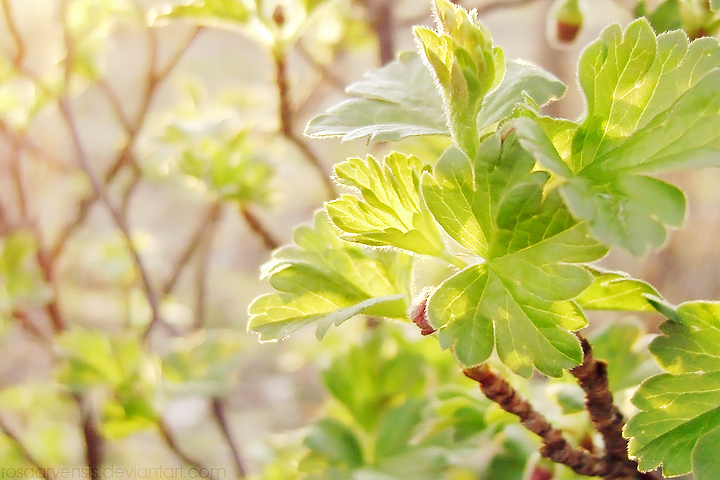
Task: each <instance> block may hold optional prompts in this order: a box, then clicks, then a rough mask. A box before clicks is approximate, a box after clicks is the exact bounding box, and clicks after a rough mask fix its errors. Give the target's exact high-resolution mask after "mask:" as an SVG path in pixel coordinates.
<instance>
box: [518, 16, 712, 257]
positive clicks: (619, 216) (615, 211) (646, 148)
mask: <svg viewBox="0 0 720 480" xmlns="http://www.w3.org/2000/svg"><path fill="white" fill-rule="evenodd" d="M718 65H720V47H719V46H718V42H717V40H715V39H711V38H702V39H698V40H695V41H693V42H692V43H688V39H687V36H686V35H685V34H684V33H683V32H679V31H675V32H670V33H663V34H661V35H659V36H657V37H656V36H655V34H654V33H653V31H652V28H651V27H650V25H649V24H648V23H647V20H645V19H643V18H641V19H638V20H636V21H634V22H633V23H631V24H630V25H629V26H628V27H627V29H626V30H625V32H623V31H622V30H621V28H620V27H619V26H618V25H611V26H610V27H608V28H606V29H605V30H604V31H603V33H602V34H601V37H600V39H599V40H597V41H595V42H594V43H592V44H590V45H589V46H588V47H587V49H586V50H585V51H584V53H583V55H582V57H581V59H580V64H579V73H578V75H579V80H580V85H581V87H582V90H583V93H584V95H585V98H586V105H587V111H586V114H585V117H584V120H583V121H582V123H581V125H580V126H579V128H578V129H577V130H576V131H575V132H574V136H573V141H572V154H571V156H570V158H568V159H567V163H568V165H569V170H570V172H571V173H570V172H568V168H566V167H564V166H560V164H559V163H558V162H557V157H552V156H547V155H546V156H538V155H536V158H537V159H538V161H539V162H540V163H541V164H543V165H544V166H545V167H546V168H548V169H550V170H552V171H553V172H554V173H556V174H558V175H559V176H560V177H564V183H563V184H562V185H561V186H560V191H561V193H562V195H563V198H564V199H565V202H566V204H567V205H568V208H569V209H570V211H571V212H572V213H573V215H574V216H575V217H576V218H578V219H580V220H585V221H586V222H587V223H588V224H589V227H590V230H591V232H592V233H593V235H594V236H595V237H596V238H597V239H599V240H600V241H602V242H603V243H605V244H608V245H620V246H622V247H623V248H626V249H627V250H629V251H630V252H632V253H633V254H635V255H638V256H639V255H642V254H644V253H645V252H646V251H647V250H648V248H656V247H659V246H661V245H662V244H663V243H664V242H665V240H666V238H667V231H668V230H669V229H671V228H674V227H678V226H679V225H680V224H681V223H682V221H683V218H684V215H685V197H684V195H683V193H682V191H681V190H679V189H678V188H677V187H675V186H673V185H671V184H669V183H666V182H663V181H660V180H658V179H655V178H652V177H649V176H647V175H648V174H652V173H656V172H660V171H664V170H671V169H678V168H696V167H702V166H709V165H717V164H720V154H719V153H720V90H718V88H717V85H718V83H720V69H718V68H717V67H718ZM522 120H523V122H525V126H527V122H528V121H529V120H527V119H522ZM522 124H523V123H522V122H521V125H522ZM541 130H542V129H538V128H535V130H533V136H535V137H537V136H539V135H540V134H541ZM521 136H524V135H523V134H522V133H521ZM533 141H534V140H533V139H532V138H531V137H528V136H524V143H523V144H524V146H525V147H526V148H528V149H530V150H535V153H537V152H538V151H542V152H544V153H547V149H544V148H535V149H533V148H531V147H530V146H529V145H528V144H530V143H533ZM540 143H545V144H547V142H544V141H541V142H540ZM549 160H550V161H549Z"/></svg>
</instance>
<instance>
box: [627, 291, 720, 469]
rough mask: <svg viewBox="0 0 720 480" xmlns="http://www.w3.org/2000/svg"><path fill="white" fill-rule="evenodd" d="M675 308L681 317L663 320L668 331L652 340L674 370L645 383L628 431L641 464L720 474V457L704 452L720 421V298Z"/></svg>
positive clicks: (664, 362) (658, 357)
mask: <svg viewBox="0 0 720 480" xmlns="http://www.w3.org/2000/svg"><path fill="white" fill-rule="evenodd" d="M676 312H677V319H678V320H679V322H675V321H672V320H671V321H667V322H665V323H663V324H662V325H661V327H660V329H661V331H662V332H663V334H664V335H662V336H660V337H658V338H656V339H655V340H654V341H653V342H652V343H651V344H650V350H651V352H652V353H653V355H654V356H655V359H656V360H657V361H658V363H659V364H660V366H661V367H662V368H663V369H664V370H666V371H668V372H670V373H664V374H661V375H657V376H655V377H651V378H649V379H648V380H646V381H645V382H643V383H642V385H640V388H639V389H638V390H637V392H636V393H635V395H634V396H633V398H632V402H633V404H634V405H635V406H636V407H638V408H639V409H640V410H641V411H640V413H638V414H636V415H635V416H634V417H633V418H632V419H630V421H629V422H628V424H627V425H626V428H625V435H626V436H628V437H631V439H630V446H629V448H630V454H631V455H633V456H635V457H636V458H637V459H638V463H639V466H640V468H641V469H642V470H649V469H652V468H655V467H657V466H658V465H660V464H662V465H663V474H664V475H665V476H672V475H681V474H684V473H688V472H690V471H691V470H692V469H693V468H694V467H700V470H701V471H702V475H703V476H704V478H708V479H709V478H718V476H720V469H718V468H717V467H718V464H717V462H714V463H713V462H710V461H707V457H706V456H705V455H706V453H705V452H706V451H705V449H706V448H707V443H706V442H707V441H708V439H706V438H705V436H706V435H709V436H710V437H709V438H715V437H717V433H716V432H715V430H716V429H717V428H718V427H720V304H718V303H710V302H693V303H685V304H682V305H680V306H679V307H678V308H677V311H676ZM698 448H699V449H700V450H699V451H698V452H697V454H695V450H696V449H698ZM693 459H698V461H701V462H702V463H701V465H697V464H693V463H692V460H693Z"/></svg>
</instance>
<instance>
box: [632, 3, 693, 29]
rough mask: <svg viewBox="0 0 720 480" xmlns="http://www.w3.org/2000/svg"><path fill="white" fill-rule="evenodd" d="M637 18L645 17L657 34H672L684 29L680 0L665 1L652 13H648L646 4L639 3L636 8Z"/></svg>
mask: <svg viewBox="0 0 720 480" xmlns="http://www.w3.org/2000/svg"><path fill="white" fill-rule="evenodd" d="M635 16H637V17H643V16H644V17H645V18H647V19H648V21H649V22H650V25H652V27H653V29H654V30H655V32H657V33H663V32H670V31H672V30H679V29H681V28H682V16H681V15H680V1H679V0H664V1H663V2H662V3H660V5H658V6H657V8H655V10H653V11H652V12H651V13H650V12H648V11H647V6H646V2H645V1H642V2H639V3H638V5H637V7H635Z"/></svg>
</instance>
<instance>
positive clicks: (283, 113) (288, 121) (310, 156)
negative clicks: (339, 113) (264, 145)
mask: <svg viewBox="0 0 720 480" xmlns="http://www.w3.org/2000/svg"><path fill="white" fill-rule="evenodd" d="M273 59H274V60H275V83H276V85H277V89H278V117H279V120H280V133H281V134H282V135H283V136H284V137H285V138H286V139H288V140H289V141H290V142H292V143H293V144H294V145H295V146H296V147H297V148H298V150H300V152H301V153H302V154H303V155H304V156H305V158H306V159H307V161H308V162H309V163H310V165H311V166H312V167H313V168H314V169H315V171H316V172H317V173H318V175H319V176H320V179H321V180H322V182H323V184H324V185H325V189H326V190H327V193H328V196H329V197H330V198H334V197H335V196H337V192H336V190H335V185H334V184H333V182H332V180H331V179H330V175H329V174H327V173H326V172H325V169H324V168H323V165H322V162H321V161H320V158H319V157H318V156H317V155H315V152H313V151H312V150H311V149H310V147H309V146H308V145H307V143H306V142H305V140H304V139H303V138H302V137H301V136H299V135H298V134H297V133H295V111H294V110H293V107H292V104H291V101H290V82H289V81H288V74H287V57H286V56H285V54H284V53H275V54H274V55H273Z"/></svg>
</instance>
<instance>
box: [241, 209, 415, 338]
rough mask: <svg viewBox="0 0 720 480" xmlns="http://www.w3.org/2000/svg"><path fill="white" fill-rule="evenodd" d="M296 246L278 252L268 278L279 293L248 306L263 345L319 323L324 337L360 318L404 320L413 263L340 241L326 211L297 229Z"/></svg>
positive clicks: (266, 271) (266, 272)
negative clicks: (348, 322) (333, 328)
mask: <svg viewBox="0 0 720 480" xmlns="http://www.w3.org/2000/svg"><path fill="white" fill-rule="evenodd" d="M293 237H294V240H295V245H290V246H285V247H282V248H280V249H278V250H276V251H275V253H274V254H273V259H272V260H271V261H270V262H269V263H268V264H266V265H265V266H264V267H263V272H264V273H263V276H264V277H265V278H267V279H268V280H269V281H270V284H271V285H272V286H273V287H274V288H275V289H276V290H277V292H276V293H270V294H266V295H262V296H260V297H258V298H257V299H255V301H253V303H252V304H251V305H250V306H249V307H248V311H249V314H250V321H249V323H248V329H249V330H250V331H252V332H255V333H258V334H259V335H260V339H261V340H263V341H267V340H277V339H280V338H284V337H286V336H288V335H290V334H291V333H293V332H295V331H296V330H298V329H299V328H301V327H303V326H305V325H308V324H310V323H315V322H318V323H319V326H318V337H319V338H322V336H323V335H324V334H325V332H326V331H327V329H328V328H329V327H330V326H331V325H332V324H333V323H334V324H335V325H339V324H340V323H342V322H344V321H345V320H347V319H348V318H351V317H353V316H355V315H357V314H359V313H363V312H365V313H367V314H369V315H377V316H384V317H389V318H404V317H405V315H406V314H405V312H406V310H407V306H408V303H409V278H410V277H409V275H410V265H411V259H410V257H409V256H407V255H405V254H402V253H399V252H394V251H377V250H369V249H364V248H361V247H360V246H358V245H355V244H352V243H349V242H346V241H344V240H341V239H340V238H338V236H337V233H336V232H335V231H334V230H333V228H332V227H331V226H330V225H329V224H328V219H327V217H326V216H325V215H324V213H323V212H318V213H316V214H315V222H314V225H313V227H310V226H300V227H297V228H296V229H295V230H294V233H293Z"/></svg>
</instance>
